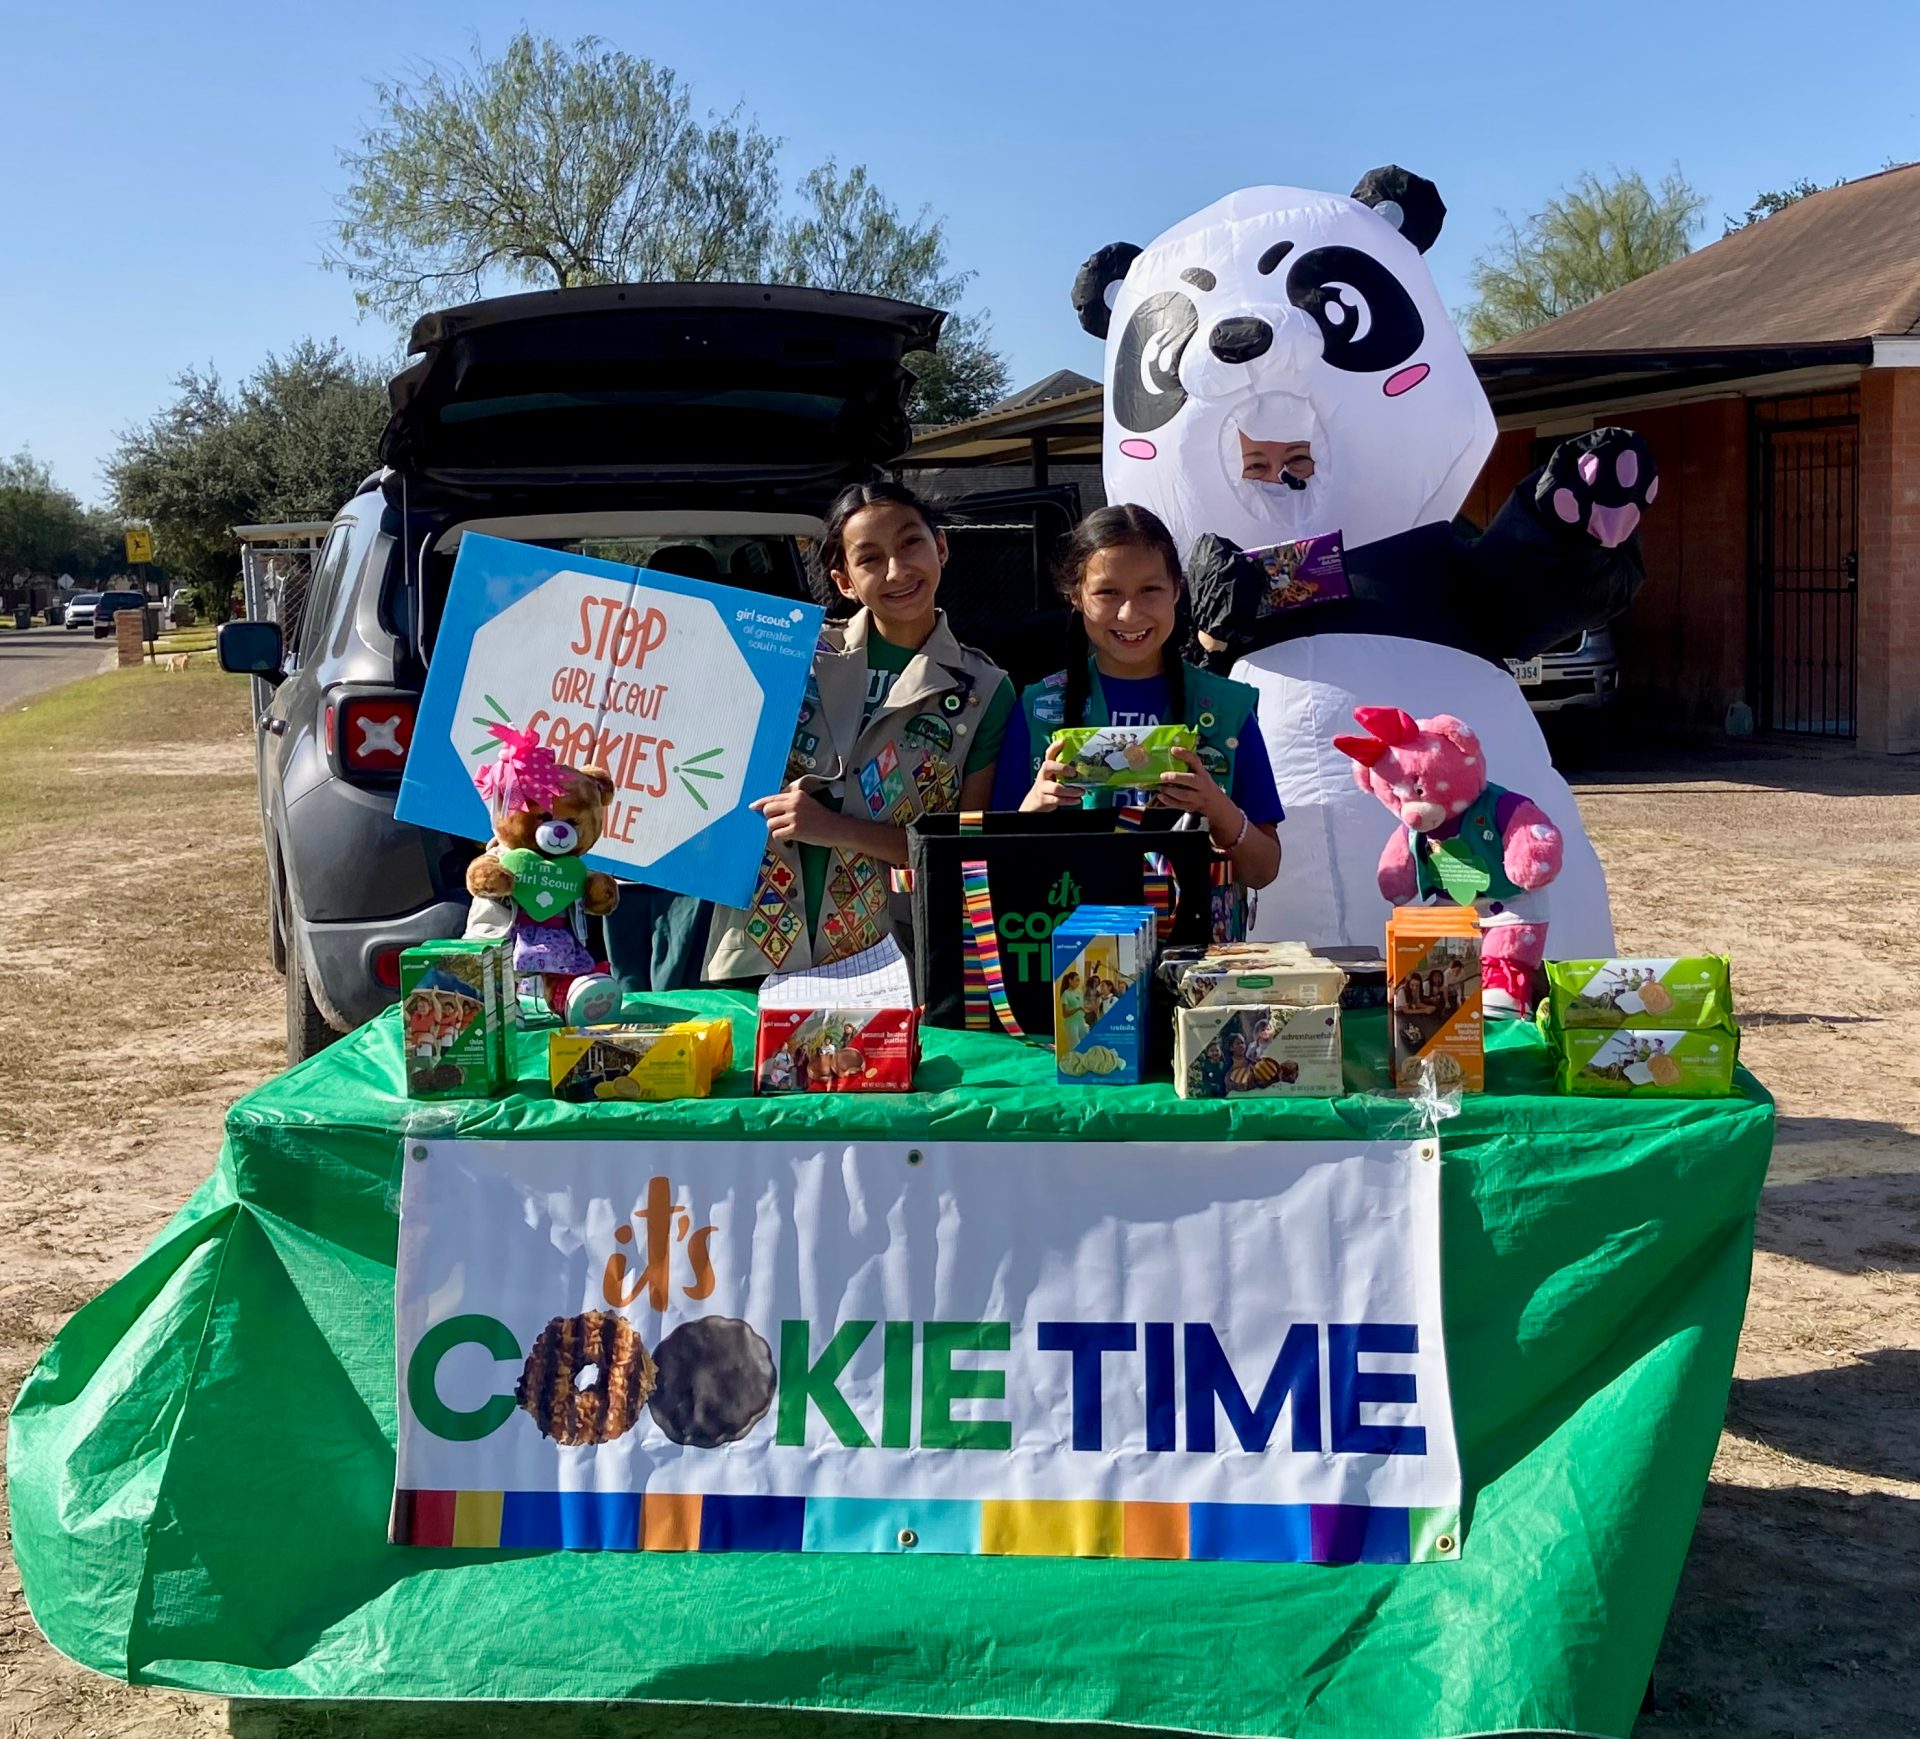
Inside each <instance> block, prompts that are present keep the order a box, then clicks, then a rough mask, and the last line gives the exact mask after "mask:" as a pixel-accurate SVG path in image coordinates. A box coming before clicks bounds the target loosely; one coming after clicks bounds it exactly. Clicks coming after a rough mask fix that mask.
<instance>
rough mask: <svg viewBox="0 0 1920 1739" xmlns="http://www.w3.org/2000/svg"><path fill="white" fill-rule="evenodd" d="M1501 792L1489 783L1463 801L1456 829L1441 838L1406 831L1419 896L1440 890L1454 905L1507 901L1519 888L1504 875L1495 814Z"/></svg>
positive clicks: (1503, 850)
mask: <svg viewBox="0 0 1920 1739" xmlns="http://www.w3.org/2000/svg"><path fill="white" fill-rule="evenodd" d="M1504 796H1506V792H1505V791H1504V790H1502V789H1501V787H1500V786H1498V785H1489V786H1488V787H1487V788H1486V789H1485V790H1484V791H1482V792H1481V793H1480V795H1479V796H1478V797H1476V798H1475V799H1474V800H1473V802H1472V803H1471V804H1470V805H1468V807H1467V810H1466V812H1465V814H1463V815H1462V816H1461V817H1460V826H1459V829H1458V831H1457V832H1455V833H1453V834H1450V835H1449V836H1448V837H1447V838H1445V839H1435V838H1434V837H1433V836H1432V835H1431V834H1426V833H1415V832H1414V831H1413V829H1412V828H1408V829H1407V850H1408V852H1409V853H1410V854H1411V855H1412V857H1413V878H1414V884H1413V885H1414V888H1415V890H1416V892H1417V894H1418V896H1419V897H1420V898H1421V899H1427V898H1428V897H1430V896H1431V895H1434V894H1444V895H1445V896H1446V897H1447V898H1448V899H1450V900H1452V901H1454V902H1455V904H1457V905H1462V906H1470V905H1472V904H1473V903H1474V901H1475V900H1511V899H1514V898H1516V897H1517V896H1518V895H1519V894H1520V892H1521V889H1520V888H1519V886H1518V885H1517V884H1516V883H1515V882H1514V880H1513V878H1512V877H1511V876H1509V875H1508V874H1507V848H1506V845H1505V843H1504V842H1503V841H1502V839H1501V838H1500V829H1499V827H1498V825H1497V824H1496V817H1497V816H1498V815H1499V812H1500V799H1501V798H1502V797H1504Z"/></svg>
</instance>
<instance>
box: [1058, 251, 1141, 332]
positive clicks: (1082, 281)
mask: <svg viewBox="0 0 1920 1739" xmlns="http://www.w3.org/2000/svg"><path fill="white" fill-rule="evenodd" d="M1139 257H1140V249H1138V248H1137V247H1135V246H1134V245H1133V243H1132V242H1109V243H1108V244H1107V245H1106V246H1105V247H1103V248H1102V249H1101V250H1100V251H1099V252H1098V253H1097V254H1095V255H1094V256H1093V257H1092V258H1091V259H1090V260H1088V261H1087V263H1086V264H1085V265H1084V266H1082V267H1081V268H1080V270H1079V272H1078V273H1077V274H1075V276H1074V280H1073V311H1074V313H1076V314H1078V315H1079V316H1080V324H1081V325H1082V326H1084V327H1085V328H1086V329H1087V330H1088V331H1089V332H1091V333H1092V334H1093V335H1094V337H1095V338H1105V337H1106V335H1107V322H1108V321H1109V320H1111V319H1112V318H1113V298H1114V297H1115V296H1116V295H1118V294H1119V290H1120V281H1121V280H1122V279H1123V278H1124V277H1126V275H1127V268H1128V267H1129V266H1131V265H1132V264H1133V262H1134V261H1135V260H1137V259H1138V258H1139Z"/></svg>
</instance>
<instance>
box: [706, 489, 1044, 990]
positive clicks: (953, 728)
mask: <svg viewBox="0 0 1920 1739" xmlns="http://www.w3.org/2000/svg"><path fill="white" fill-rule="evenodd" d="M817 560H818V562H819V567H820V571H821V573H822V574H823V575H824V576H825V578H826V579H827V581H828V583H829V584H830V585H831V586H832V588H833V590H834V592H835V593H836V594H837V596H838V598H839V599H840V600H841V607H842V608H843V609H844V610H845V612H846V614H845V615H844V616H843V617H842V618H840V619H837V620H833V621H829V622H828V623H827V625H826V626H825V628H823V629H822V630H821V634H820V644H819V646H818V647H817V648H816V650H815V652H814V658H813V672H812V675H811V676H810V677H809V678H808V681H807V692H806V699H805V701H804V703H803V704H802V706H801V709H800V719H799V723H798V726H797V728H796V729H795V732H794V738H793V746H792V748H791V750H790V751H789V752H788V757H787V770H786V779H785V781H784V782H783V784H782V788H781V789H780V790H778V791H775V792H771V793H769V794H767V795H766V796H763V797H761V798H759V799H758V800H756V801H755V803H754V804H753V808H754V809H756V810H757V811H758V812H759V813H760V814H761V815H762V816H763V817H764V818H765V820H766V823H767V849H766V853H765V855H764V856H763V857H762V859H761V862H760V871H759V875H758V877H757V880H756V885H755V888H754V895H753V899H752V901H751V902H750V904H749V905H748V906H747V907H746V908H744V909H741V910H728V909H725V908H722V909H721V910H719V911H718V912H716V913H715V915H714V920H713V928H712V932H711V939H710V941H709V944H708V948H707V956H706V965H705V974H704V976H705V977H706V978H707V979H708V980H709V981H710V982H711V981H731V980H735V979H742V978H763V977H765V976H766V975H767V974H768V973H769V972H793V971H797V970H799V969H800V968H802V967H806V966H823V965H826V964H828V963H830V962H832V961H835V960H840V959H843V958H845V957H846V956H847V955H849V954H855V953H858V952H859V951H860V950H861V949H863V948H868V947H871V946H872V945H873V944H874V943H876V942H878V941H879V940H880V939H881V938H882V937H883V936H886V935H888V934H892V933H896V932H897V933H899V934H900V940H901V944H902V946H903V948H904V947H907V946H909V945H910V941H911V937H910V933H909V932H908V931H907V928H906V927H907V925H908V924H909V922H910V910H909V908H908V906H907V903H906V901H905V899H904V897H902V896H898V895H895V896H892V897H891V898H890V897H889V891H888V884H889V874H888V872H889V871H890V870H891V869H892V868H895V867H899V866H903V865H904V864H905V863H906V861H907V827H908V825H909V824H910V823H912V822H913V821H915V820H917V819H918V818H919V817H920V816H922V815H925V814H929V813H937V812H939V811H942V810H950V809H968V808H973V809H980V808H984V807H985V806H986V802H987V799H988V797H989V796H990V795H991V793H992V791H993V776H994V763H995V760H996V759H997V758H998V755H999V752H1000V742H1001V739H1002V737H1003V736H1004V735H1005V734H1006V729H1007V721H1008V720H1009V719H1010V718H1011V717H1012V715H1013V712H1014V710H1015V709H1014V695H1013V685H1012V684H1011V683H1010V682H1008V681H1007V678H1006V674H1005V672H1004V671H1002V670H1001V669H1000V667H999V666H998V665H996V664H994V663H993V662H992V661H991V660H989V659H988V658H986V657H984V656H983V655H982V654H980V653H978V652H976V651H974V650H973V649H972V648H971V647H968V646H962V645H961V644H960V642H959V640H957V639H956V638H955V637H954V633H953V630H952V629H951V628H950V627H949V626H948V625H947V617H946V613H945V611H943V610H942V609H941V608H940V607H939V603H938V597H939V591H940V573H941V569H942V568H944V567H945V566H946V561H947V540H946V537H945V535H944V534H943V533H942V532H941V530H940V528H939V527H938V526H937V525H936V524H935V523H934V516H933V513H932V511H931V510H930V509H929V508H928V507H927V505H926V504H925V503H924V502H923V501H921V500H920V498H919V497H918V496H916V495H915V494H914V493H913V492H912V491H911V490H910V489H905V488H902V487H901V486H900V485H899V484H896V483H855V484H850V485H849V486H848V487H847V488H846V489H844V490H842V491H841V493H840V495H839V497H838V499H836V500H835V502H834V504H833V506H832V508H831V509H829V511H828V513H827V520H826V527H825V532H824V535H823V536H822V537H821V540H820V546H819V549H818V552H817Z"/></svg>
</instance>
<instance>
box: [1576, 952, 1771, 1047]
mask: <svg viewBox="0 0 1920 1739" xmlns="http://www.w3.org/2000/svg"><path fill="white" fill-rule="evenodd" d="M1546 1006H1547V1009H1548V1010H1549V1011H1550V1013H1551V1018H1552V1019H1553V1021H1554V1022H1555V1023H1557V1024H1558V1025H1559V1026H1561V1027H1563V1028H1567V1029H1569V1030H1571V1029H1573V1028H1576V1027H1604V1028H1609V1029H1612V1028H1619V1027H1628V1028H1631V1029H1634V1030H1636V1031H1643V1030H1644V1031H1661V1032H1680V1031H1686V1032H1705V1031H1706V1030H1707V1029H1708V1028H1710V1027H1730V1026H1732V1025H1733V1024H1734V1019H1733V988H1732V984H1731V981H1730V979H1729V977H1728V974H1727V959H1726V956H1725V955H1724V954H1694V955H1690V956H1688V957H1687V958H1685V959H1683V960H1654V959H1634V960H1550V961H1548V962H1547V1001H1546Z"/></svg>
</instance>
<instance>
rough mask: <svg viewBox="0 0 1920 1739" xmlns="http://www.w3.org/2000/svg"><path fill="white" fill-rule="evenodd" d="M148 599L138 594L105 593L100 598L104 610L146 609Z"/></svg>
mask: <svg viewBox="0 0 1920 1739" xmlns="http://www.w3.org/2000/svg"><path fill="white" fill-rule="evenodd" d="M146 602H147V601H146V599H145V598H143V597H141V596H140V594H139V593H138V592H103V593H102V594H101V596H100V608H101V609H102V610H109V611H110V610H139V609H142V608H144V607H145V605H146Z"/></svg>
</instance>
